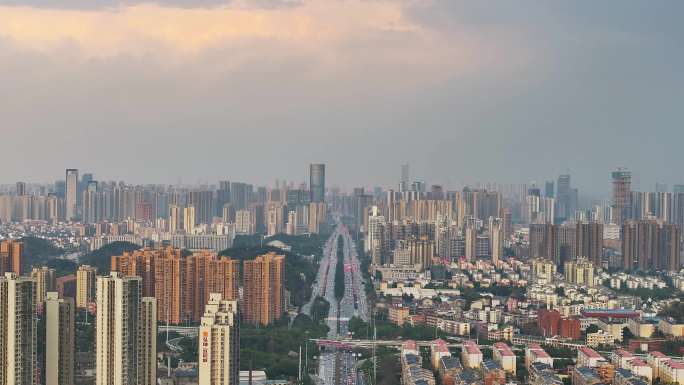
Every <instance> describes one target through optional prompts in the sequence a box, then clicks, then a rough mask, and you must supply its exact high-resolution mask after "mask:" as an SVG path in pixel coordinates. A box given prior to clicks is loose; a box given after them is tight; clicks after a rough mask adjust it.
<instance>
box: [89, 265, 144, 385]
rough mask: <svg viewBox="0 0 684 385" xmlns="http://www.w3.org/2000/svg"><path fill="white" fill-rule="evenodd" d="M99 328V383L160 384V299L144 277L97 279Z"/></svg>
mask: <svg viewBox="0 0 684 385" xmlns="http://www.w3.org/2000/svg"><path fill="white" fill-rule="evenodd" d="M96 330H97V333H96V337H95V339H96V343H95V345H96V359H95V362H96V374H95V383H96V385H121V384H131V385H132V384H136V385H154V384H156V376H157V367H156V363H157V345H156V342H157V315H156V301H155V299H154V298H149V297H143V296H142V279H141V278H140V277H125V276H122V275H120V274H119V273H117V272H112V273H111V275H109V276H104V277H98V278H97V322H96Z"/></svg>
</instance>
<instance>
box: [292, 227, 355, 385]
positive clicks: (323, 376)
mask: <svg viewBox="0 0 684 385" xmlns="http://www.w3.org/2000/svg"><path fill="white" fill-rule="evenodd" d="M339 237H342V241H343V242H342V247H343V256H344V260H343V263H344V296H343V297H342V299H341V300H340V301H339V303H338V301H337V299H336V298H335V268H336V266H337V263H338V260H337V257H338V252H337V247H338V238H339ZM317 296H321V297H323V298H325V299H326V300H327V301H328V302H329V303H330V312H329V313H328V318H327V325H328V327H329V328H330V331H329V332H328V339H331V340H339V339H344V338H348V337H350V336H349V329H348V324H349V320H350V319H351V318H352V317H355V316H356V317H359V318H361V319H363V320H366V321H367V320H368V304H367V302H366V296H365V291H364V281H363V274H362V272H361V264H360V262H359V260H358V255H357V253H356V247H355V245H354V241H353V240H352V238H351V235H350V234H349V231H348V229H347V228H346V227H345V226H344V225H342V224H338V226H337V228H336V229H335V231H334V232H333V234H332V235H331V236H330V239H328V241H327V243H326V245H325V250H324V255H323V259H322V260H321V264H320V268H319V271H318V276H317V280H316V283H315V284H314V287H313V295H312V296H311V297H312V298H311V302H309V303H308V304H306V305H305V306H303V307H302V312H304V313H306V314H309V315H311V307H312V304H313V301H314V300H315V298H316V297H317ZM356 371H357V363H356V357H355V356H354V354H353V353H352V352H351V351H349V350H347V349H341V348H337V347H328V348H325V349H324V350H323V351H322V353H321V357H320V360H319V369H318V381H319V383H320V384H322V385H356V384H357V379H358V375H357V373H356Z"/></svg>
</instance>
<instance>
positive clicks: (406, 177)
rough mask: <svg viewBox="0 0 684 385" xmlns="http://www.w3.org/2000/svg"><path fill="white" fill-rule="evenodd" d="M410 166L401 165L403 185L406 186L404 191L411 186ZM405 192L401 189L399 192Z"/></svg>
mask: <svg viewBox="0 0 684 385" xmlns="http://www.w3.org/2000/svg"><path fill="white" fill-rule="evenodd" d="M409 179H410V176H409V165H408V163H407V164H402V165H401V183H402V184H403V186H404V190H406V189H407V188H408V185H409ZM404 190H402V189H399V192H404Z"/></svg>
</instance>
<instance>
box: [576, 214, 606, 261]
mask: <svg viewBox="0 0 684 385" xmlns="http://www.w3.org/2000/svg"><path fill="white" fill-rule="evenodd" d="M575 236H576V247H575V252H576V254H577V256H578V257H584V258H586V259H588V260H589V262H591V263H593V264H594V266H597V267H600V266H601V265H602V258H603V223H598V222H589V223H578V224H577V231H576V233H575Z"/></svg>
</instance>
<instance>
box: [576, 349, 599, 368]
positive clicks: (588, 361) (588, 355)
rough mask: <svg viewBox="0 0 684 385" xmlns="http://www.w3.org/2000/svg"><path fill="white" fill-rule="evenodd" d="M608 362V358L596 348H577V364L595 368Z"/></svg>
mask: <svg viewBox="0 0 684 385" xmlns="http://www.w3.org/2000/svg"><path fill="white" fill-rule="evenodd" d="M604 362H606V359H605V358H604V357H603V356H602V355H600V354H598V353H597V352H596V351H595V350H594V349H591V348H579V349H577V366H578V367H582V366H588V367H592V368H595V367H597V366H599V364H602V363H604Z"/></svg>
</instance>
